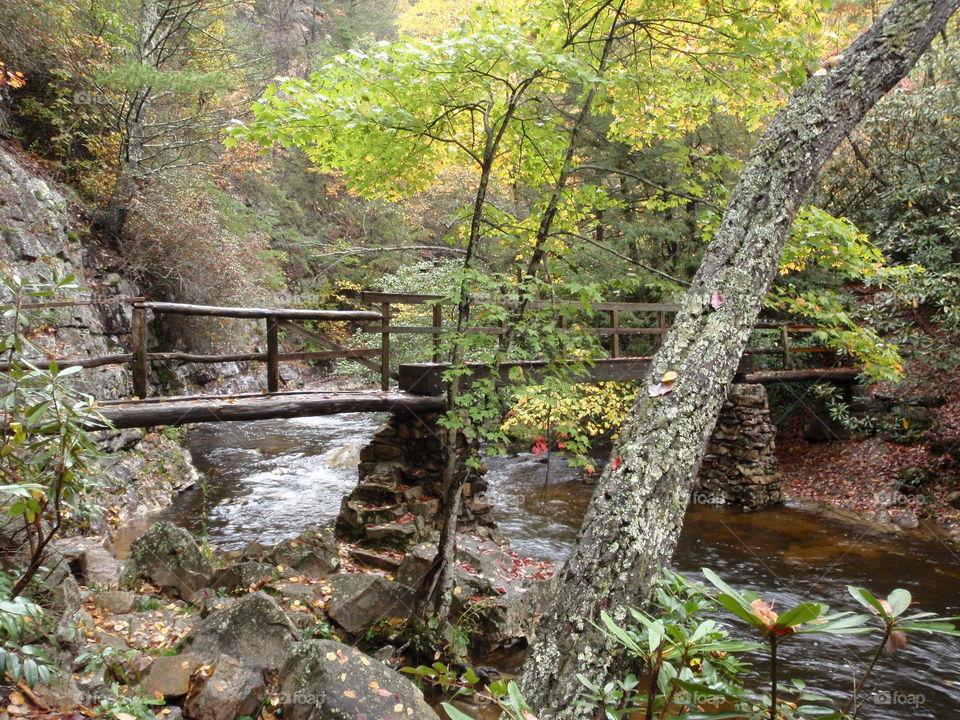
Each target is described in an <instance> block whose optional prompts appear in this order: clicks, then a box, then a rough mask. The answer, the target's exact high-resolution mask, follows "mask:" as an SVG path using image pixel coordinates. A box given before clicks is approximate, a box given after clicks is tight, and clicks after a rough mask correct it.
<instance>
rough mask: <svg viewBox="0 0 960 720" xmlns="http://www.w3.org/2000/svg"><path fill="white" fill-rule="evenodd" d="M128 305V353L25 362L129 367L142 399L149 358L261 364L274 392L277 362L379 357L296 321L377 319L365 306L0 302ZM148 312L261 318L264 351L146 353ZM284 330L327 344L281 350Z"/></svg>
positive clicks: (60, 304) (0, 367) (0, 366)
mask: <svg viewBox="0 0 960 720" xmlns="http://www.w3.org/2000/svg"><path fill="white" fill-rule="evenodd" d="M118 304H128V305H130V306H131V320H130V346H131V347H130V349H131V351H130V352H129V353H119V354H114V355H102V356H95V357H87V358H69V357H67V358H64V357H58V358H52V357H46V358H26V359H25V360H26V361H27V362H29V363H31V364H33V365H35V366H37V367H41V366H43V365H47V366H49V365H51V364H53V363H56V365H57V366H58V367H61V368H63V367H73V366H79V367H86V368H91V367H102V366H105V365H129V366H130V371H131V376H132V381H133V393H134V395H135V396H137V397H139V398H145V397H146V396H147V394H148V391H149V387H150V364H151V362H152V361H155V360H159V361H180V362H192V363H221V362H244V361H252V362H264V363H266V365H267V374H266V375H267V377H266V379H267V390H268V392H271V393H273V392H278V391H279V389H280V363H281V362H289V361H292V360H330V359H338V358H349V359H353V360H357V361H359V362H363V363H366V364H368V365H369V366H371V367H374V368H376V369H379V368H380V365H378V364H376V363H374V362H372V360H370V358H377V357H381V355H382V350H381V349H380V348H374V349H368V348H344V347H341V346H339V345H337V344H336V343H334V342H332V341H331V340H329V339H328V338H326V337H324V336H323V335H321V334H319V333H316V332H313V331H312V330H310V329H308V328H305V327H302V326H301V325H298V324H297V321H301V322H302V321H321V322H330V321H334V322H369V321H375V320H380V313H377V312H372V311H366V310H306V309H300V308H252V307H220V306H213V305H189V304H183V303H165V302H150V301H148V300H147V299H146V298H143V297H136V298H111V299H106V300H74V301H57V302H42V303H26V304H23V305H20V306H18V307H14V306H3V307H0V310H10V309H19V310H21V311H22V310H38V309H54V308H69V307H78V306H84V305H118ZM148 312H153V313H154V314H155V315H161V314H165V313H168V314H176V315H192V316H201V317H215V318H244V319H253V320H263V321H264V323H265V331H266V351H265V352H249V353H230V354H219V355H201V354H196V353H187V352H177V351H172V352H151V351H150V349H149V333H148V317H147V314H148ZM281 329H283V330H285V331H290V332H293V333H296V334H298V335H301V336H302V337H305V338H306V339H308V340H311V341H313V342H316V343H318V344H320V345H326V346H327V347H331V348H332V349H331V350H325V351H301V352H281V351H280V341H279V333H280V330H281ZM9 369H10V363H9V362H5V363H0V371H7V370H9Z"/></svg>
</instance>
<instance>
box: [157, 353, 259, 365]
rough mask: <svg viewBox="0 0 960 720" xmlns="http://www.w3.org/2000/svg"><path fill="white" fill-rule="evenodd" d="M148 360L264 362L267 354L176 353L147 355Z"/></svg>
mask: <svg viewBox="0 0 960 720" xmlns="http://www.w3.org/2000/svg"><path fill="white" fill-rule="evenodd" d="M147 359H148V360H166V361H179V362H190V363H201V364H202V363H221V362H264V361H265V360H266V359H267V353H234V354H233V355H197V354H195V353H186V352H178V351H170V352H152V353H147Z"/></svg>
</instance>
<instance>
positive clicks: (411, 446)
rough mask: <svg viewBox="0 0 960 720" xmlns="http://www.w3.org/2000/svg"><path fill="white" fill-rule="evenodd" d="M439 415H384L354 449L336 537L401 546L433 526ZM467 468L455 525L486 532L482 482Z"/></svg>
mask: <svg viewBox="0 0 960 720" xmlns="http://www.w3.org/2000/svg"><path fill="white" fill-rule="evenodd" d="M442 415H443V413H442V411H440V410H437V411H433V412H423V411H418V412H413V411H409V410H396V411H394V412H391V413H390V416H389V417H388V418H387V422H386V423H385V424H384V425H383V426H382V427H381V428H380V429H379V430H378V431H377V432H376V434H375V435H374V436H373V438H372V439H371V441H370V443H369V444H368V445H367V446H366V447H364V448H363V449H362V450H361V451H360V464H359V466H358V470H359V483H358V484H357V486H356V487H355V488H354V489H353V491H352V492H351V493H350V494H349V495H347V496H346V497H344V499H343V500H342V502H341V506H340V514H339V515H338V516H337V524H336V526H337V534H338V535H339V536H340V537H345V538H348V539H351V540H359V541H364V542H367V543H370V544H373V545H383V546H386V547H392V548H396V549H404V548H406V547H407V546H409V545H412V544H414V543H416V542H420V541H422V540H424V539H426V538H427V537H429V536H430V535H431V534H432V533H433V532H434V531H435V530H438V529H439V522H440V520H441V518H442V517H443V513H442V506H443V499H444V497H445V495H446V487H445V486H444V483H443V468H444V464H445V461H446V453H445V444H444V443H445V441H446V430H445V429H444V428H442V427H440V426H439V425H438V424H437V421H438V420H439V419H440V417H441V416H442ZM463 442H464V448H463V450H464V452H466V449H467V448H466V445H465V443H466V441H465V440H464V441H463ZM467 472H468V473H469V476H468V477H467V481H466V483H465V484H464V486H463V496H462V499H461V507H460V526H461V528H463V529H465V530H470V531H471V532H475V533H477V534H479V535H486V536H489V535H492V534H494V533H495V529H494V528H495V523H494V521H493V515H492V509H493V508H492V506H491V505H490V504H489V503H488V502H487V501H486V495H485V493H486V490H487V481H486V480H485V479H484V478H483V475H482V473H481V472H478V471H475V470H467Z"/></svg>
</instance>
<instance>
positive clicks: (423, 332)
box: [360, 325, 506, 335]
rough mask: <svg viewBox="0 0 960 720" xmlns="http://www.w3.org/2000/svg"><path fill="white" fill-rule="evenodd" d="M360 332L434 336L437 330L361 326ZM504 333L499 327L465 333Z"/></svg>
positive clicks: (421, 327)
mask: <svg viewBox="0 0 960 720" xmlns="http://www.w3.org/2000/svg"><path fill="white" fill-rule="evenodd" d="M360 330H361V332H365V333H383V332H384V331H386V332H388V333H390V334H391V335H434V334H436V332H437V329H436V328H435V327H433V326H432V325H388V326H386V327H384V326H383V325H361V326H360ZM440 332H442V333H444V334H450V333H455V332H457V329H456V328H454V327H450V328H442V329H441V330H440ZM504 332H506V330H505V329H504V328H501V327H468V328H466V333H467V334H469V335H478V334H481V335H503V333H504Z"/></svg>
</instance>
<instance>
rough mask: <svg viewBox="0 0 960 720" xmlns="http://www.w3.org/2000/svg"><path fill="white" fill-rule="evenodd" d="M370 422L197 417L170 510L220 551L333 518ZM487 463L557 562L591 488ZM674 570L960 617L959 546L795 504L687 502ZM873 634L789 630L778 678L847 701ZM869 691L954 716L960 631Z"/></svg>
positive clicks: (512, 506) (510, 504)
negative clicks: (761, 507)
mask: <svg viewBox="0 0 960 720" xmlns="http://www.w3.org/2000/svg"><path fill="white" fill-rule="evenodd" d="M378 424H379V418H378V417H377V416H373V415H359V414H358V415H340V416H334V417H325V418H309V419H298V420H275V421H259V422H256V423H224V424H222V425H203V426H199V427H197V428H196V429H195V430H194V431H192V432H191V434H190V437H189V440H188V445H189V447H190V450H191V452H192V453H193V456H194V459H195V461H196V463H197V465H198V467H199V468H200V470H201V471H202V472H204V474H205V475H206V485H207V490H206V492H205V493H201V492H200V491H190V492H187V493H184V494H182V495H181V496H180V497H179V498H178V499H177V500H176V501H175V503H174V505H173V506H172V507H171V508H170V509H169V510H168V511H167V512H166V513H165V516H166V517H167V518H169V519H173V520H175V521H176V522H179V523H182V524H187V525H193V526H194V527H195V528H196V527H198V526H202V527H203V528H205V530H206V531H207V532H208V533H209V536H210V540H211V541H212V542H214V543H215V544H218V545H220V546H222V547H227V548H233V547H239V546H242V545H244V544H245V543H246V542H248V541H250V540H252V539H259V540H260V541H261V542H271V541H275V540H279V539H281V538H284V537H290V536H292V535H295V534H296V533H297V532H298V531H299V529H300V528H302V527H303V526H305V525H308V524H313V523H317V522H323V521H325V520H329V519H330V518H332V517H334V516H335V515H336V513H337V511H338V509H339V506H340V498H341V496H342V495H343V494H345V493H346V492H347V491H349V489H350V488H352V487H353V485H354V484H355V482H356V470H355V469H354V468H351V467H331V465H340V464H341V463H342V459H338V458H337V457H336V455H337V453H336V452H333V453H332V454H331V451H335V450H336V448H343V447H344V446H348V445H358V444H362V443H364V442H365V441H366V439H367V438H368V437H369V436H370V435H371V434H372V433H373V432H374V430H375V429H376V427H377V426H378ZM488 465H489V467H490V470H489V472H488V477H489V479H490V484H491V490H490V493H489V499H490V501H491V502H492V503H493V504H494V506H495V512H496V515H497V520H498V522H499V523H500V526H501V529H502V530H503V531H504V533H505V534H506V535H507V536H508V537H509V538H510V540H511V542H512V544H513V546H514V547H515V549H517V550H518V551H519V552H521V553H524V554H527V555H531V556H534V557H541V558H549V559H554V560H562V559H563V558H564V557H565V555H566V553H567V552H569V549H570V547H571V545H572V542H573V539H574V537H575V535H576V529H577V527H578V525H579V522H580V518H581V517H582V515H583V511H584V509H585V507H586V505H587V502H588V501H589V497H590V492H591V488H590V487H589V486H587V485H584V484H583V483H581V482H580V481H579V480H578V479H577V475H576V473H575V472H574V471H571V470H569V469H567V468H566V464H565V463H564V462H563V461H562V459H561V458H556V457H555V458H553V459H552V461H551V463H550V477H549V478H547V477H546V474H547V464H546V463H544V462H543V461H542V459H540V458H536V457H534V456H533V455H519V456H512V457H506V458H491V459H490V461H489V462H488ZM545 481H546V484H545ZM673 566H674V568H675V569H677V570H680V571H681V572H685V573H688V574H690V575H692V576H697V575H698V573H699V570H700V568H701V567H709V568H712V569H713V570H715V571H716V572H717V573H719V574H720V575H721V576H722V577H724V578H725V579H726V580H727V581H728V582H730V583H731V584H733V585H734V586H736V587H739V588H749V589H752V590H755V591H757V592H758V593H761V594H762V595H763V596H764V597H765V598H767V599H772V600H774V601H775V603H776V607H779V608H783V607H789V606H791V605H793V604H795V603H797V602H799V601H801V600H816V601H820V602H827V603H829V604H830V605H831V606H832V607H834V608H835V609H837V610H840V609H855V608H854V606H853V605H854V603H853V600H852V599H851V598H850V597H849V595H848V594H847V591H846V586H847V585H848V584H853V585H863V586H866V587H868V588H870V589H871V590H873V591H874V592H876V593H887V592H889V591H890V590H892V589H893V588H895V587H905V588H907V589H908V590H910V592H911V593H912V594H913V597H914V600H915V601H916V602H917V606H918V607H919V608H921V609H923V610H929V611H932V612H936V613H940V614H943V615H960V553H958V552H957V551H956V550H955V549H953V548H951V547H948V546H947V545H945V544H944V543H942V542H940V541H938V540H935V539H923V538H914V537H892V536H889V535H884V534H879V533H876V532H873V531H870V530H869V529H865V528H863V527H860V526H853V525H845V524H842V523H839V522H837V521H834V520H832V519H828V518H824V517H821V516H818V515H815V514H812V513H810V512H806V511H803V510H800V509H795V508H790V507H786V508H780V509H776V510H769V511H764V512H758V513H752V514H740V513H735V512H730V511H725V510H723V509H722V508H714V507H709V506H692V507H691V508H690V510H689V512H688V514H687V518H686V522H685V525H684V530H683V534H682V536H681V538H680V543H679V546H678V548H677V552H676V555H675V557H674V562H673ZM737 630H738V631H741V630H742V628H739V627H737ZM744 634H746V633H744ZM872 643H873V641H872V640H870V639H869V638H862V637H854V636H839V637H827V636H824V637H822V638H817V636H806V637H802V638H798V639H794V640H792V641H790V642H787V643H786V644H785V646H784V653H783V655H784V659H785V668H786V669H785V671H784V675H785V676H786V677H799V678H803V679H805V680H808V682H809V683H810V685H811V687H813V688H816V689H818V690H820V691H823V692H824V693H825V694H827V695H830V696H832V697H834V698H838V699H839V698H845V697H846V694H845V693H847V692H848V691H849V688H850V685H851V678H852V676H853V674H854V673H855V672H856V671H857V669H858V668H861V667H862V663H863V660H864V655H865V653H867V652H869V650H871V649H872V647H873V645H872ZM871 690H872V691H876V692H878V693H881V695H879V696H878V699H880V700H883V699H884V698H885V697H889V698H890V699H891V702H890V703H888V704H872V705H870V706H868V707H867V708H865V710H864V712H863V713H862V717H864V718H867V719H872V720H899V719H902V718H910V719H911V720H912V719H913V718H918V719H919V718H936V719H937V720H948V719H949V718H954V717H956V718H960V639H957V638H941V637H928V636H923V635H912V636H911V639H910V645H909V646H908V647H907V648H906V650H904V651H901V652H899V653H897V655H896V656H894V657H893V658H884V659H883V660H881V666H880V668H879V669H878V671H877V672H876V673H875V676H874V681H873V683H872V687H871Z"/></svg>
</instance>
